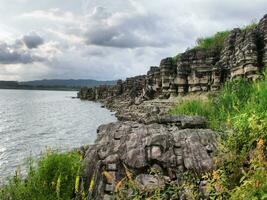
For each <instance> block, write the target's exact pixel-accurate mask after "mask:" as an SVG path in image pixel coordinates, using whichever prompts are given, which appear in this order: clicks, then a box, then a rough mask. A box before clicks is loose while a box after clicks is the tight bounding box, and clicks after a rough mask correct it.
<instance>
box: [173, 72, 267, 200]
mask: <svg viewBox="0 0 267 200" xmlns="http://www.w3.org/2000/svg"><path fill="white" fill-rule="evenodd" d="M171 113H172V114H175V115H181V114H182V115H184V114H186V115H202V116H205V117H206V118H207V119H208V121H209V126H210V127H211V128H212V129H216V130H220V131H223V132H224V133H225V134H223V135H221V138H220V140H219V143H220V144H219V145H218V146H219V148H218V152H217V155H216V156H215V163H216V164H217V169H216V170H214V171H213V173H211V174H210V177H209V178H208V179H207V180H208V182H209V190H210V196H211V197H212V199H234V200H235V199H247V200H249V199H267V195H266V194H267V158H266V143H267V76H266V74H265V79H264V80H262V81H258V82H253V83H252V82H249V81H246V80H236V81H232V82H228V83H226V84H225V86H224V87H223V89H222V90H221V91H220V92H219V93H218V94H217V95H216V96H215V97H213V98H210V99H209V100H208V101H202V100H188V101H184V102H182V103H179V104H178V105H176V106H175V107H174V108H173V109H172V110H171ZM206 178H207V177H206Z"/></svg>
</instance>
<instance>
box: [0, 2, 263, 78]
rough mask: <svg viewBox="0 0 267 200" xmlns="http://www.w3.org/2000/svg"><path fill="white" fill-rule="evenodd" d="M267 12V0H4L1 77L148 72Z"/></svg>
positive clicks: (0, 35)
mask: <svg viewBox="0 0 267 200" xmlns="http://www.w3.org/2000/svg"><path fill="white" fill-rule="evenodd" d="M266 13H267V2H266V0H254V1H251V0H224V1H222V0H0V80H1V79H2V80H20V81H22V80H34V79H44V78H49V79H51V78H59V79H67V78H74V79H78V78H82V79H88V78H91V79H98V80H112V79H118V78H125V77H127V76H134V75H139V74H144V73H146V71H147V70H148V68H149V66H153V65H158V64H159V62H160V60H161V58H164V57H168V56H174V55H176V54H177V53H178V52H182V51H184V50H185V49H186V48H187V47H190V46H191V47H192V46H193V45H194V44H195V40H196V38H198V37H204V36H208V35H211V34H213V33H215V32H217V31H221V30H225V29H231V28H234V27H240V26H241V27H242V26H244V25H245V24H248V23H250V22H252V21H255V20H258V19H260V18H261V17H262V16H263V15H264V14H266Z"/></svg>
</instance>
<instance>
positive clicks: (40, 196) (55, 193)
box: [0, 152, 81, 200]
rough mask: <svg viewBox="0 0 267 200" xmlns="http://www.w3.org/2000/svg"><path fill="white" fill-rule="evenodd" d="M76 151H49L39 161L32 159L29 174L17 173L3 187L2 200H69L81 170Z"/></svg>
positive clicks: (1, 191) (0, 189) (0, 195)
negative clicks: (35, 161)
mask: <svg viewBox="0 0 267 200" xmlns="http://www.w3.org/2000/svg"><path fill="white" fill-rule="evenodd" d="M80 166H81V161H80V156H79V154H78V153H76V152H72V153H57V152H53V153H51V152H49V153H46V154H45V155H43V156H42V158H41V159H40V160H39V161H38V162H37V163H34V162H32V161H31V162H29V164H28V174H27V177H26V178H23V177H22V176H21V175H19V174H18V173H17V174H16V176H14V177H13V178H11V179H10V180H9V182H8V183H7V184H6V185H4V186H2V187H0V199H1V200H47V199H49V200H68V199H73V198H74V196H75V181H76V178H77V176H79V172H80Z"/></svg>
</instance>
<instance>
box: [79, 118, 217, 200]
mask: <svg viewBox="0 0 267 200" xmlns="http://www.w3.org/2000/svg"><path fill="white" fill-rule="evenodd" d="M182 122H183V123H184V124H190V123H191V127H194V128H196V129H182V124H183V123H182ZM203 127H205V122H204V121H201V119H200V118H196V121H195V120H194V118H186V117H182V118H177V117H176V118H172V117H167V118H165V119H164V120H162V121H161V124H159V123H153V124H149V125H145V124H140V123H138V122H116V123H111V124H107V125H102V126H100V127H99V129H98V137H97V140H96V143H95V145H92V146H90V147H89V149H88V150H87V152H86V155H85V161H84V162H85V172H84V181H85V183H86V184H85V187H86V188H88V187H89V184H90V182H91V180H92V179H94V187H93V189H92V191H91V193H90V194H89V197H88V199H103V198H104V196H105V195H106V196H105V198H107V197H108V196H107V195H112V193H113V192H114V188H115V184H116V183H117V182H119V181H120V180H121V179H122V178H124V177H125V176H126V174H125V167H127V169H129V170H130V171H131V172H133V174H134V175H135V176H136V181H137V182H138V184H139V186H140V188H145V187H148V188H150V189H151V188H153V187H154V186H155V185H160V187H162V186H163V185H164V183H165V181H162V180H158V179H157V178H156V177H151V176H149V174H148V173H149V172H148V170H149V169H150V168H151V167H153V166H155V165H156V166H157V168H158V170H159V171H161V173H162V175H163V176H164V177H166V180H168V179H169V180H178V179H179V177H180V175H181V174H182V173H183V172H184V171H186V170H193V171H197V172H203V171H208V170H211V169H212V168H213V161H212V153H213V151H214V150H215V146H216V139H215V137H216V133H215V132H213V131H211V130H209V129H203ZM104 171H105V172H108V173H109V175H110V176H111V177H112V178H111V179H110V178H109V179H107V178H106V177H105V176H103V172H104ZM149 180H150V181H152V182H151V184H148V182H149Z"/></svg>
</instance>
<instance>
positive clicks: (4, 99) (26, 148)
mask: <svg viewBox="0 0 267 200" xmlns="http://www.w3.org/2000/svg"><path fill="white" fill-rule="evenodd" d="M75 96H76V92H62V91H31V90H0V182H1V181H3V180H5V179H6V177H7V176H10V175H12V174H14V171H15V170H16V169H17V167H18V166H19V165H22V164H23V163H25V160H26V159H27V158H28V157H29V156H37V155H39V154H40V153H41V152H42V151H45V150H46V149H47V148H52V149H59V150H71V149H73V148H77V147H80V146H82V145H85V144H91V143H93V142H94V140H95V139H96V129H97V127H98V126H99V125H101V124H103V123H109V122H113V121H116V118H115V117H114V116H113V115H112V113H111V112H110V111H108V110H106V109H104V108H101V106H100V104H98V103H93V102H89V101H80V100H79V99H72V98H71V97H75Z"/></svg>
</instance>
